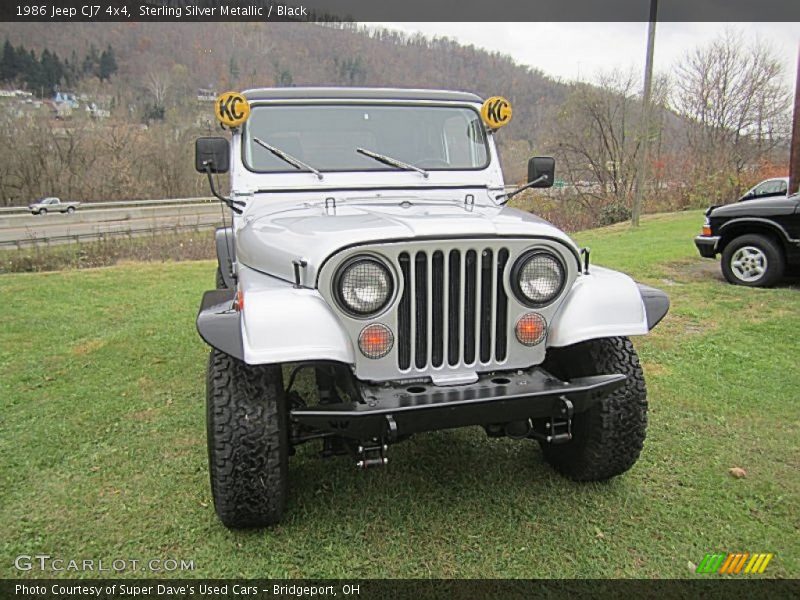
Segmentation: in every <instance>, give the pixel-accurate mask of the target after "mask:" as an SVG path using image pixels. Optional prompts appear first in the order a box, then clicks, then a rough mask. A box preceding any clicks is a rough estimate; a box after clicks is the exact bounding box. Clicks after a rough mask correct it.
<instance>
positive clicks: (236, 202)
mask: <svg viewBox="0 0 800 600" xmlns="http://www.w3.org/2000/svg"><path fill="white" fill-rule="evenodd" d="M203 166H204V167H205V171H206V176H207V177H208V186H209V187H210V188H211V193H212V194H214V197H215V198H217V199H218V200H219V201H220V202H222V203H223V204H224V205H225V206H227V207H228V208H230V209H231V210H232V211H233V212H235V213H236V214H237V215H240V214H242V209H241V208H239V206H246V204H245V203H244V202H241V201H240V200H232V199H230V198H226V197H225V196H223V195H222V194H220V193H219V192H218V191H217V186H215V185H214V178H213V177H212V176H211V161H210V160H207V161H206V162H204V163H203ZM237 205H238V206H237Z"/></svg>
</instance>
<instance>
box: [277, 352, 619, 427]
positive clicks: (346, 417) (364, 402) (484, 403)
mask: <svg viewBox="0 0 800 600" xmlns="http://www.w3.org/2000/svg"><path fill="white" fill-rule="evenodd" d="M625 379H626V377H625V375H623V374H616V375H595V376H592V377H580V378H577V379H573V380H571V381H561V380H559V379H556V378H555V377H553V376H552V375H550V374H549V373H548V372H547V371H545V370H544V369H542V368H540V367H534V368H532V369H528V370H526V371H516V372H514V373H503V374H494V375H492V374H487V375H483V376H482V377H481V378H479V379H478V381H476V382H475V383H472V384H468V385H459V386H452V387H437V386H434V385H429V384H419V383H411V384H408V383H406V384H404V385H400V384H392V385H369V384H363V383H361V384H359V386H358V387H359V392H360V394H361V399H360V400H359V401H358V402H343V403H338V404H323V405H318V406H313V407H310V408H298V409H294V410H292V411H291V417H292V420H293V421H294V422H295V423H296V424H298V425H301V426H304V427H307V428H309V429H311V430H313V431H316V432H324V433H334V434H336V435H339V436H342V437H345V438H349V439H353V440H357V441H363V440H371V439H383V440H387V441H391V440H392V438H394V437H398V436H404V435H409V434H413V433H420V432H423V431H434V430H438V429H450V428H453V427H466V426H470V425H491V424H498V423H500V424H502V423H509V422H512V421H520V420H525V419H529V418H541V417H550V416H552V415H553V412H554V408H555V407H556V406H557V405H558V404H559V403H560V402H562V401H563V400H564V399H566V400H569V401H570V402H571V403H572V405H573V407H574V412H575V413H580V412H583V411H585V410H587V409H589V408H590V407H591V406H592V405H593V404H595V403H596V402H597V401H598V400H600V399H601V398H603V397H605V396H607V395H608V394H609V393H611V392H612V391H614V390H615V389H617V388H619V387H620V386H622V385H623V384H624V382H625Z"/></svg>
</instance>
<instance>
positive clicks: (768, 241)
mask: <svg viewBox="0 0 800 600" xmlns="http://www.w3.org/2000/svg"><path fill="white" fill-rule="evenodd" d="M744 246H754V247H756V248H758V249H759V250H760V251H761V252H762V253H763V254H764V256H765V257H766V259H767V268H766V270H765V271H764V273H763V275H762V276H761V277H759V278H758V279H755V280H752V281H745V280H743V279H740V278H739V277H737V276H736V273H735V272H734V270H733V267H732V266H731V261H732V260H733V256H734V254H736V251H737V250H739V249H740V248H742V247H744ZM720 266H721V267H722V274H723V275H724V277H725V279H727V280H728V282H729V283H732V284H734V285H744V286H747V287H770V286H773V285H775V284H776V283H778V281H779V280H780V278H781V277H783V273H784V271H785V269H786V259H785V258H784V256H783V250H782V249H781V247H780V246H779V245H778V243H777V242H776V241H775V240H774V239H772V238H770V237H767V236H765V235H759V234H756V233H752V234H748V235H741V236H739V237H737V238H735V239H733V240H731V241H730V242H728V244H727V245H726V246H725V249H724V250H723V251H722V262H721V265H720Z"/></svg>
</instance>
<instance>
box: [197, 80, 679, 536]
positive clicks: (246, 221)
mask: <svg viewBox="0 0 800 600" xmlns="http://www.w3.org/2000/svg"><path fill="white" fill-rule="evenodd" d="M215 106H216V109H215V110H216V113H217V118H218V119H219V120H220V122H221V123H222V124H223V126H224V127H226V128H228V129H229V130H230V134H231V135H230V139H227V138H224V137H220V138H201V139H198V140H197V143H196V167H197V169H198V170H199V171H201V172H204V173H206V174H207V175H208V179H209V183H210V184H211V188H212V191H213V192H214V194H215V195H216V196H217V197H218V198H219V199H220V200H222V201H223V202H224V203H225V204H226V205H227V206H228V207H229V208H230V210H231V213H232V216H233V219H232V226H231V227H225V228H222V229H220V230H218V231H217V234H216V242H217V256H218V259H219V269H218V272H217V289H216V290H214V291H209V292H206V293H205V295H204V296H203V301H202V305H201V307H200V313H199V315H198V317H197V328H198V331H199V333H200V335H201V336H202V338H203V339H204V340H205V342H206V343H208V345H209V346H211V348H212V349H211V356H210V358H209V362H208V379H207V386H208V387H207V403H208V412H207V417H208V451H209V468H210V474H211V487H212V491H213V496H214V504H215V507H216V511H217V514H218V515H219V517H220V519H221V520H222V521H223V523H224V524H225V525H227V526H229V527H251V526H263V525H268V524H272V523H276V522H277V521H279V520H280V518H281V516H282V514H283V511H284V506H285V501H286V495H287V488H288V468H287V462H288V458H289V456H290V455H291V454H292V453H293V450H294V447H295V446H297V445H298V444H302V443H304V442H309V441H312V440H321V443H322V454H323V456H330V455H334V454H340V453H348V452H351V453H352V454H353V455H354V457H355V462H356V464H357V465H358V466H359V467H361V468H371V467H377V466H383V465H385V464H386V463H387V461H388V459H387V450H388V448H389V446H390V445H391V444H393V443H394V442H397V441H400V440H403V439H406V438H408V437H410V436H412V435H413V434H415V433H420V432H425V431H433V430H437V429H445V428H453V427H464V426H471V425H480V426H482V427H483V428H484V429H485V430H486V433H487V434H488V435H490V436H509V437H511V438H515V439H520V440H526V439H533V440H537V441H538V442H539V444H540V445H541V447H542V451H543V455H544V459H545V460H546V461H547V462H548V463H549V464H551V465H552V466H553V467H554V468H555V469H557V470H558V471H559V472H561V473H563V474H564V475H566V476H568V477H570V478H572V479H575V480H579V481H597V480H605V479H608V478H610V477H613V476H615V475H619V474H620V473H623V472H624V471H626V470H628V469H629V468H630V467H631V466H632V465H633V464H634V463H635V462H636V460H637V458H638V456H639V453H640V451H641V449H642V443H643V441H644V438H645V428H646V425H647V398H646V391H645V383H644V376H643V373H642V368H641V365H640V363H639V360H638V358H637V355H636V351H635V350H634V347H633V345H632V344H631V342H630V340H629V336H633V335H643V334H646V333H647V332H648V331H649V330H650V329H652V328H653V327H654V326H655V325H656V324H657V323H658V322H659V321H660V320H661V319H662V318H663V317H664V315H665V314H666V312H667V310H668V307H669V300H668V299H667V297H666V295H665V294H664V293H662V292H660V291H658V290H655V289H653V288H649V287H646V286H643V285H637V284H636V283H635V282H634V281H633V280H632V279H631V278H630V277H628V276H627V275H624V274H622V273H618V272H615V271H611V270H608V269H604V268H601V267H597V266H593V265H592V266H590V265H589V254H588V251H582V250H581V249H580V248H578V247H577V246H576V245H575V243H574V242H573V241H572V240H570V238H569V237H567V236H566V235H565V234H564V233H563V232H561V231H560V230H558V229H557V228H555V227H554V226H552V225H551V224H549V223H547V222H546V221H544V220H542V219H540V218H538V217H536V216H534V215H532V214H529V213H527V212H523V211H519V210H515V209H512V208H508V207H506V206H504V204H505V202H506V201H507V200H508V198H509V197H510V196H511V195H513V193H515V192H512V193H511V194H508V193H506V192H505V188H504V182H503V174H502V171H501V169H500V161H499V157H498V153H497V148H496V146H495V140H494V138H495V136H496V135H499V133H498V131H499V129H500V127H502V126H503V125H505V124H506V123H508V121H509V120H510V119H511V106H510V105H509V104H508V102H507V101H505V100H504V99H502V98H499V97H494V98H490V99H489V100H487V101H486V102H482V100H481V99H480V98H478V97H477V96H475V95H473V94H469V93H462V92H446V91H432V90H405V89H355V88H343V89H339V88H328V89H326V88H285V89H258V90H250V91H246V92H244V93H243V94H238V93H227V94H223V95H222V96H220V98H218V100H217V103H216V105H215ZM554 168H555V167H554V161H553V159H552V158H546V157H537V158H533V159H531V161H530V163H529V168H528V179H529V183H528V185H526V186H523V187H548V186H550V185H552V183H553V177H554ZM228 171H229V172H230V186H231V195H230V196H229V197H226V196H222V195H221V194H220V193H219V192H218V191H217V188H216V186H215V184H214V178H213V174H214V173H221V172H228ZM520 189H522V188H520ZM517 191H519V190H517ZM303 369H311V370H313V372H314V377H315V382H316V387H317V393H316V394H314V395H313V397H312V396H309V397H305V396H302V395H301V394H300V393H298V391H297V390H296V386H295V381H296V376H297V374H298V372H300V371H301V370H303ZM408 468H413V467H408ZM463 468H469V467H468V465H463Z"/></svg>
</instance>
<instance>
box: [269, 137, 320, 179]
mask: <svg viewBox="0 0 800 600" xmlns="http://www.w3.org/2000/svg"><path fill="white" fill-rule="evenodd" d="M253 141H254V142H255V143H256V144H258V145H259V146H261V147H262V148H264V149H266V150H269V151H270V152H272V153H273V154H274V155H275V156H277V157H278V158H280V159H281V160H282V161H283V162H285V163H289V164H290V165H292V166H293V167H294V168H295V169H305V170H306V171H310V172H311V173H313V174H314V175H316V176H317V179H320V180H321V179H322V173H320V172H319V171H317V170H316V169H315V168H314V167H312V166H311V165H307V164H306V163H304V162H303V161H302V160H300V159H299V158H295V157H294V156H292V155H291V154H289V153H288V152H284V151H283V150H281V149H280V148H276V147H275V146H272V145H270V144H268V143H267V142H265V141H264V140H261V139H259V138H257V137H254V138H253Z"/></svg>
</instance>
